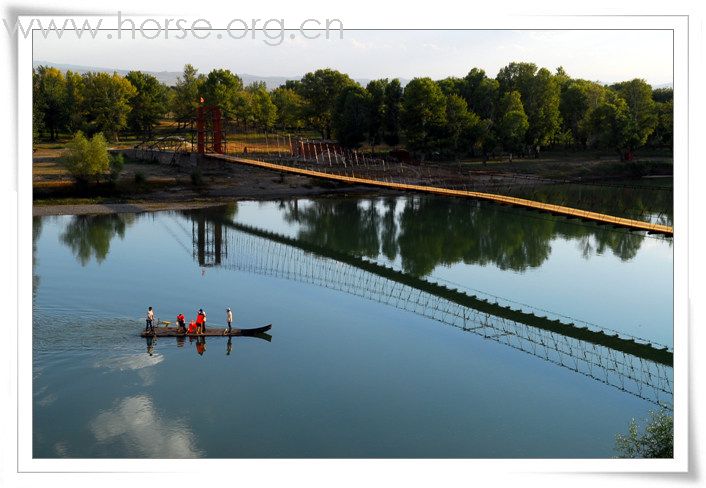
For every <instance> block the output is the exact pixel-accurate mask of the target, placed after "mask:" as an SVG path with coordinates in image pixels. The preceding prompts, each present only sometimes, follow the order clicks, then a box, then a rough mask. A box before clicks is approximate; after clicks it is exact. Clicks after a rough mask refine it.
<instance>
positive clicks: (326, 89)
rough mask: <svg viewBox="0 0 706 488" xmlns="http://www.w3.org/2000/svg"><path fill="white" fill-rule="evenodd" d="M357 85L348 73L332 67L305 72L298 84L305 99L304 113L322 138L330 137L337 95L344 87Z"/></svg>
mask: <svg viewBox="0 0 706 488" xmlns="http://www.w3.org/2000/svg"><path fill="white" fill-rule="evenodd" d="M351 85H357V83H356V82H355V81H353V80H352V79H351V78H350V77H349V76H348V75H346V74H343V73H341V72H339V71H336V70H333V69H329V68H327V69H319V70H316V71H314V72H313V73H307V74H305V75H304V77H303V78H302V80H301V83H300V84H299V85H298V87H299V88H300V90H301V92H300V94H301V95H302V96H303V97H304V99H305V100H306V107H305V115H306V117H307V119H308V121H309V124H310V125H311V127H313V128H315V129H316V130H318V131H319V133H320V134H321V137H323V138H324V139H330V138H331V131H332V128H333V125H332V123H333V113H334V110H335V107H336V103H337V100H338V96H339V95H340V94H341V92H342V91H343V89H344V88H346V87H348V86H351Z"/></svg>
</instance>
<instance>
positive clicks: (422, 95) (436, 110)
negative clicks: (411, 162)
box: [401, 78, 446, 156]
mask: <svg viewBox="0 0 706 488" xmlns="http://www.w3.org/2000/svg"><path fill="white" fill-rule="evenodd" d="M401 122H402V129H403V130H404V133H405V135H406V136H407V145H408V146H409V148H410V149H412V150H413V151H420V152H421V153H422V154H423V155H424V156H428V155H429V154H430V153H431V152H432V151H433V150H434V149H437V148H438V146H439V140H440V135H441V131H442V128H443V126H444V124H445V123H446V97H445V96H444V93H443V92H442V91H441V88H439V85H437V84H436V83H434V81H432V79H431V78H415V79H413V80H412V81H410V82H409V84H407V86H406V87H405V89H404V96H403V98H402V116H401Z"/></svg>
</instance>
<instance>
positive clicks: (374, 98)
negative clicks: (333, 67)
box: [365, 78, 388, 147]
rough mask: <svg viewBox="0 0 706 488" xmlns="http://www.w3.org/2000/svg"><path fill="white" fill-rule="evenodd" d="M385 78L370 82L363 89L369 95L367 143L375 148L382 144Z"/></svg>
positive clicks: (386, 82)
mask: <svg viewBox="0 0 706 488" xmlns="http://www.w3.org/2000/svg"><path fill="white" fill-rule="evenodd" d="M387 85H388V81H387V78H385V79H382V80H372V81H371V82H370V83H368V86H366V87H365V91H367V92H368V94H369V101H368V143H369V144H370V145H371V146H373V147H375V146H377V145H378V144H380V143H381V142H382V135H383V123H384V121H385V89H386V88H387Z"/></svg>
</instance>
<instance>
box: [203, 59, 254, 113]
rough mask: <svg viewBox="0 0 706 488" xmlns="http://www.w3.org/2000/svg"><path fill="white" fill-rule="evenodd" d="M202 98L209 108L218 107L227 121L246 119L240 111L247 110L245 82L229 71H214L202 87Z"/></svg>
mask: <svg viewBox="0 0 706 488" xmlns="http://www.w3.org/2000/svg"><path fill="white" fill-rule="evenodd" d="M200 89H201V96H202V97H203V98H204V104H205V105H207V106H217V107H219V108H220V109H221V112H222V114H223V118H225V119H231V120H233V119H244V118H246V117H244V116H243V114H242V113H239V110H243V109H245V108H246V106H247V103H246V98H247V97H244V95H243V80H241V79H240V77H239V76H237V75H234V74H233V73H231V72H230V71H229V70H227V69H214V70H212V71H211V72H210V73H209V74H208V75H207V76H206V79H205V80H204V82H203V84H201V86H200Z"/></svg>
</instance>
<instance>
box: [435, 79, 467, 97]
mask: <svg viewBox="0 0 706 488" xmlns="http://www.w3.org/2000/svg"><path fill="white" fill-rule="evenodd" d="M436 83H437V84H438V85H439V88H441V91H442V92H443V93H444V95H446V96H447V97H448V96H449V95H458V96H462V95H463V93H464V91H465V88H466V81H465V80H464V79H463V78H458V77H456V76H449V77H447V78H444V79H443V80H439V81H437V82H436Z"/></svg>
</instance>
